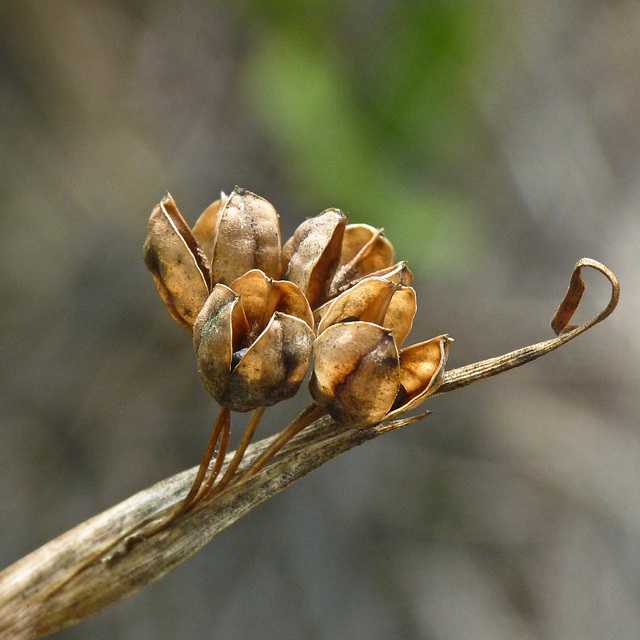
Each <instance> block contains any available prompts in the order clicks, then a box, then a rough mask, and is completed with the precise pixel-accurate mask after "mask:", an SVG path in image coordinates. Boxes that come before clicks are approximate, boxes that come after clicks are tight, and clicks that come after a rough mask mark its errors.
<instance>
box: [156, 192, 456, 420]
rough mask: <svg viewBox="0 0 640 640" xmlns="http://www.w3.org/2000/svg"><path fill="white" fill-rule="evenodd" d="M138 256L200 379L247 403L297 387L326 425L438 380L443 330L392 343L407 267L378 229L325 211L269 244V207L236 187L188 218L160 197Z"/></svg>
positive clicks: (391, 407) (410, 298)
mask: <svg viewBox="0 0 640 640" xmlns="http://www.w3.org/2000/svg"><path fill="white" fill-rule="evenodd" d="M144 260H145V263H146V265H147V267H148V268H149V270H150V271H151V273H152V274H153V277H154V280H155V282H156V286H157V288H158V291H159V293H160V295H161V297H162V299H163V300H164V302H165V304H166V306H167V309H168V311H169V313H170V314H171V316H172V317H173V318H174V319H175V320H176V321H177V322H178V323H179V324H181V325H182V326H184V327H185V328H186V329H187V330H188V331H189V332H190V333H191V334H192V336H193V341H194V346H195V351H196V357H197V361H198V372H199V374H200V378H201V380H202V383H203V385H204V387H205V389H206V390H207V391H208V392H209V393H210V394H211V395H212V396H213V397H214V398H215V399H216V400H217V401H218V402H219V403H220V404H221V405H222V406H223V407H227V408H229V409H231V410H234V411H249V410H252V409H256V408H258V407H265V406H269V405H272V404H275V403H277V402H279V401H281V400H284V399H286V398H289V397H291V396H293V395H294V394H295V393H296V392H297V390H298V388H299V387H300V384H301V383H302V380H303V379H304V377H305V375H306V373H307V370H308V368H309V366H310V363H311V361H312V360H313V368H312V375H311V380H310V383H309V388H310V392H311V395H312V396H313V398H314V400H315V401H316V402H317V403H318V405H320V407H322V408H323V409H325V410H326V411H327V412H328V413H329V414H330V415H331V416H332V417H333V418H334V419H335V420H336V421H337V422H339V423H341V424H344V425H345V426H348V427H356V428H363V427H367V426H369V425H372V424H376V423H378V422H380V421H382V420H386V419H388V418H391V417H394V416H396V415H399V414H400V413H403V412H405V411H407V410H409V409H412V408H414V407H415V406H417V405H419V404H420V403H422V402H423V401H424V400H425V398H427V397H428V396H430V395H432V394H433V393H434V392H435V391H436V389H437V388H438V385H439V384H440V381H441V378H442V375H443V371H444V366H445V363H446V360H447V353H448V348H449V343H450V342H451V340H450V339H449V338H448V337H447V336H446V335H443V336H438V337H436V338H432V339H431V340H428V341H426V342H421V343H418V344H415V345H412V346H410V347H403V346H402V345H403V342H404V340H405V339H406V337H407V336H408V334H409V331H410V330H411V326H412V324H413V319H414V317H415V313H416V294H415V291H414V289H413V288H412V287H411V286H410V285H411V281H412V277H413V276H412V274H411V272H410V271H409V269H408V267H407V265H406V264H405V263H404V262H397V263H396V262H394V250H393V246H392V245H391V243H390V242H389V241H388V240H387V239H386V238H385V237H384V236H383V235H382V230H380V229H375V228H373V227H371V226H369V225H366V224H347V217H346V216H345V215H344V214H343V213H342V212H341V211H340V210H339V209H327V210H326V211H324V212H323V213H321V214H319V215H318V216H316V217H313V218H310V219H308V220H305V221H304V222H303V223H302V224H301V225H300V226H299V227H298V228H297V230H296V231H295V233H294V234H293V236H292V237H291V238H290V239H289V240H288V241H287V242H285V243H284V245H281V240H280V227H279V221H278V215H277V213H276V211H275V209H274V208H273V206H272V205H271V204H270V203H269V202H267V201H266V200H264V199H263V198H261V197H259V196H257V195H255V194H254V193H251V192H250V191H247V190H245V189H241V188H238V187H236V188H235V189H234V190H233V192H232V193H231V194H230V195H229V196H227V195H225V194H224V193H223V194H222V195H221V197H220V199H219V200H216V201H215V202H214V203H213V204H211V205H210V206H209V207H208V208H207V209H206V210H205V211H204V213H203V214H202V215H201V216H200V218H199V219H198V221H197V222H196V224H195V225H194V227H193V229H191V228H190V227H189V225H188V224H187V223H186V222H185V220H184V218H183V217H182V215H181V214H180V212H179V211H178V208H177V206H176V204H175V201H174V200H173V198H172V197H171V196H167V197H166V198H164V199H163V200H162V201H161V202H160V204H158V205H157V206H156V207H155V209H154V210H153V212H152V214H151V218H150V220H149V233H148V236H147V240H146V242H145V245H144Z"/></svg>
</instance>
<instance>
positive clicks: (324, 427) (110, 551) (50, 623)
mask: <svg viewBox="0 0 640 640" xmlns="http://www.w3.org/2000/svg"><path fill="white" fill-rule="evenodd" d="M582 267H591V268H594V269H597V270H598V271H600V272H601V273H603V274H604V275H605V276H606V277H607V278H608V279H609V282H610V283H611V288H612V294H611V300H610V302H609V304H608V305H607V307H606V308H605V309H604V310H603V311H602V313H600V314H599V315H598V316H597V317H596V318H594V319H593V320H591V321H590V322H588V323H586V324H584V325H579V326H577V327H571V326H569V325H568V323H569V320H570V319H571V316H572V315H573V313H574V312H575V310H576V308H577V307H578V304H579V302H580V299H581V297H582V294H583V292H584V281H583V280H582V276H581V274H580V271H581V269H582ZM619 296H620V285H619V283H618V281H617V279H616V278H615V276H614V275H613V273H611V272H610V271H609V270H608V269H607V268H606V267H604V266H603V265H601V264H600V263H597V262H595V261H593V260H589V259H586V258H585V259H583V260H581V261H579V262H578V264H577V265H576V267H575V270H574V273H573V275H572V278H571V283H570V285H569V290H568V291H567V295H566V296H565V299H564V300H563V302H562V303H561V304H560V307H559V308H558V311H557V313H556V315H555V316H554V318H553V320H552V327H553V329H554V331H556V333H557V334H559V335H558V336H557V337H556V338H554V339H552V340H547V341H545V342H540V343H538V344H535V345H532V346H529V347H525V348H523V349H518V350H516V351H513V352H511V353H507V354H505V355H503V356H499V357H496V358H491V359H489V360H484V361H482V362H478V363H474V364H471V365H467V366H465V367H460V368H459V369H455V370H453V371H450V372H448V373H446V374H445V376H444V378H443V381H442V384H441V386H440V388H439V390H438V393H446V392H449V391H453V390H455V389H459V388H461V387H464V386H466V385H468V384H471V383H473V382H476V381H478V380H482V379H483V378H487V377H490V376H493V375H496V374H498V373H501V372H503V371H506V370H508V369H512V368H514V367H518V366H521V365H523V364H525V363H526V362H530V361H532V360H534V359H535V358H538V357H540V356H542V355H544V354H545V353H549V351H552V350H553V349H557V348H558V347H560V346H561V345H563V344H565V343H566V342H568V341H569V340H572V339H573V338H575V337H576V336H578V335H579V334H580V333H583V332H584V331H586V330H587V329H589V328H590V327H592V326H594V325H595V324H597V323H598V322H601V321H602V320H604V319H605V318H606V317H607V316H608V315H609V314H610V313H611V312H612V311H613V310H614V308H615V306H616V304H617V302H618V299H619ZM260 415H261V412H260ZM260 415H258V416H257V417H256V415H254V417H253V418H252V420H251V422H250V425H249V427H248V428H247V432H248V436H247V437H246V438H243V443H242V444H241V447H244V446H247V444H248V441H249V439H250V437H251V435H252V433H253V429H255V425H257V420H258V419H259V417H260ZM301 415H306V414H305V413H304V412H303V414H301ZM307 417H310V416H307ZM422 417H423V416H416V417H412V418H402V419H399V420H394V421H391V422H384V423H381V424H378V425H374V426H373V427H369V428H367V429H353V430H345V429H344V428H343V427H340V426H339V425H336V424H335V423H334V422H332V421H331V419H330V418H328V417H327V416H322V417H318V416H317V415H315V414H313V418H314V419H315V422H313V423H312V424H310V425H309V426H307V427H306V428H304V429H303V430H302V431H301V432H300V433H298V434H297V435H296V436H295V437H294V438H293V439H292V440H290V441H289V442H288V443H286V445H285V446H284V447H283V448H282V449H279V450H278V451H277V454H278V456H277V457H276V458H275V459H274V460H272V461H271V462H270V464H268V465H267V466H265V467H264V468H262V465H263V462H264V463H265V464H266V463H267V462H269V461H270V458H271V454H272V453H275V452H276V448H277V447H279V446H280V445H281V444H282V441H283V439H282V437H281V436H274V437H272V438H267V439H264V440H262V441H260V442H257V443H255V444H253V445H251V446H248V447H247V449H246V452H245V454H244V456H242V455H241V454H238V453H237V452H236V453H235V454H233V453H230V454H229V455H227V456H226V458H225V457H224V455H222V456H219V459H220V462H219V463H218V461H216V464H214V472H215V473H216V475H218V473H221V472H223V470H224V469H226V472H224V473H223V476H222V480H221V482H229V481H230V480H233V479H234V478H240V479H239V480H238V481H236V482H231V483H230V484H229V485H228V486H226V487H225V488H224V489H222V490H220V491H216V490H215V487H214V490H213V491H210V492H208V493H206V494H204V493H202V490H201V492H200V493H197V489H196V494H197V496H200V497H201V498H202V499H201V500H200V501H199V502H198V503H197V504H191V505H190V507H191V508H189V509H188V510H186V511H185V512H184V513H181V514H180V515H181V517H179V518H176V519H173V518H171V521H170V522H166V524H164V523H163V526H162V527H161V528H159V529H156V530H155V531H153V530H152V531H151V534H149V529H146V530H145V526H147V525H148V523H149V522H151V521H153V520H154V519H157V518H163V517H165V518H166V517H170V516H167V514H171V513H172V509H175V507H176V505H177V504H179V503H180V502H181V501H182V500H183V496H184V494H185V492H186V491H187V490H188V489H189V487H190V486H194V484H193V481H194V478H195V477H196V476H197V475H198V470H197V469H196V468H193V469H189V470H188V471H184V472H182V473H180V474H178V475H176V476H173V477H171V478H168V479H167V480H164V481H162V482H160V483H158V484H156V485H154V486H153V487H151V488H149V489H147V490H145V491H142V492H140V493H138V494H136V495H134V496H132V497H131V498H129V499H128V500H126V501H124V502H122V503H120V504H119V505H116V506H115V507H113V508H111V509H109V510H108V511H105V512H104V513H102V514H100V515H98V516H95V517H94V518H91V519H90V520H88V521H86V522H84V523H82V524H81V525H79V526H78V527H76V528H75V529H72V530H70V531H68V532H67V533H65V534H63V535H62V536H60V537H59V538H57V539H55V540H53V541H51V542H49V543H48V544H46V545H44V546H43V547H41V548H40V549H38V550H36V551H34V552H33V553H31V554H30V555H28V556H26V557H24V558H22V559H21V560H19V561H18V562H16V563H15V564H13V565H12V566H10V567H8V568H7V569H5V570H4V571H3V572H2V573H0V640H3V639H7V640H8V639H9V638H11V639H12V640H15V639H18V640H31V639H34V638H39V637H42V636H44V635H47V634H49V633H53V632H54V631H57V630H59V629H62V628H64V627H66V626H68V625H71V624H74V623H76V622H79V621H80V620H83V619H84V618H87V617H89V616H90V615H92V614H94V613H96V612H98V611H100V610H102V609H104V608H106V607H108V606H110V605H112V604H115V603H116V602H119V601H120V600H123V599H124V598H126V597H128V596H130V595H132V594H133V593H135V592H137V591H139V590H140V589H142V588H143V587H145V586H146V585H148V584H150V583H152V582H154V581H156V580H158V579H159V578H161V577H162V576H163V575H165V574H166V573H167V572H168V571H170V570H171V569H173V568H174V567H176V566H177V565H178V564H180V563H181V562H183V561H184V560H186V559H187V558H189V557H190V556H192V555H193V554H194V553H196V552H197V551H198V550H199V549H200V548H202V547H203V546H204V545H205V544H207V543H208V542H209V541H210V540H211V539H212V538H213V537H215V536H216V535H217V534H218V533H220V532H221V531H223V530H224V529H226V528H227V527H228V526H230V525H231V524H233V523H234V522H235V521H236V520H237V519H238V518H240V517H242V516H243V515H245V514H246V513H247V512H248V511H250V510H251V509H253V508H254V507H255V506H257V505H259V504H261V503H262V502H264V501H265V500H267V499H268V498H270V497H272V496H273V495H275V494H276V493H278V492H280V491H282V490H283V489H285V488H286V487H288V486H289V485H291V484H292V483H293V482H295V481H296V480H298V479H300V478H302V477H303V476H305V475H306V474H307V473H309V472H311V471H313V470H314V469H316V468H318V467H320V466H321V465H323V464H324V463H326V462H328V461H329V460H331V459H333V458H335V457H336V456H338V455H340V454H341V453H344V452H345V451H348V450H350V449H352V448H353V447H356V446H358V445H360V444H362V443H364V442H367V441H369V440H371V439H374V438H376V437H378V436H379V435H382V434H384V433H388V432H389V431H393V430H395V429H398V428H400V427H402V426H404V425H406V424H410V423H412V422H415V421H416V420H419V419H420V418H422ZM303 422H304V421H303ZM292 424H296V421H294V423H292ZM300 424H302V422H299V421H298V426H299V425H300ZM305 424H306V423H305ZM221 429H222V427H221ZM292 430H293V431H295V429H293V427H292V428H291V429H290V430H289V432H288V435H291V431H292ZM285 431H286V430H285ZM223 435H224V433H223ZM245 435H246V434H245ZM212 439H213V438H212ZM216 440H217V436H216ZM214 445H215V441H214ZM241 453H242V452H241ZM267 458H269V459H267ZM223 460H224V464H223ZM206 466H207V465H205V471H206ZM216 466H217V467H218V468H217V470H216V469H215V467H216ZM234 466H235V467H236V468H237V469H234V468H233V467H234ZM252 469H255V472H253V471H252ZM200 473H201V474H202V469H201V470H200ZM234 473H235V475H234ZM199 482H200V483H201V482H202V478H201V479H200V480H199ZM198 486H199V485H198Z"/></svg>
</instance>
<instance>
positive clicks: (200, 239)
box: [144, 187, 281, 331]
mask: <svg viewBox="0 0 640 640" xmlns="http://www.w3.org/2000/svg"><path fill="white" fill-rule="evenodd" d="M144 261H145V263H146V265H147V267H148V268H149V270H150V271H151V273H152V274H153V277H154V279H155V281H156V286H157V287H158V291H159V292H160V296H161V297H162V299H163V300H164V302H165V304H166V305H167V309H168V310H169V313H170V314H171V316H172V317H173V318H174V319H175V320H176V321H177V322H179V323H180V324H181V325H183V326H184V327H186V328H187V329H188V330H189V331H192V328H193V323H194V322H195V319H196V317H197V315H198V313H199V312H200V310H201V309H202V306H203V305H204V302H205V300H206V299H207V297H208V295H209V293H211V289H212V287H213V286H214V285H215V284H216V283H218V282H221V283H223V284H227V285H230V284H231V283H232V282H234V281H235V280H236V279H237V278H239V277H240V276H241V275H243V274H244V273H246V272H247V271H249V270H250V269H254V268H257V269H261V270H262V271H264V272H265V273H266V274H267V275H268V276H270V277H274V278H277V277H279V275H280V270H281V264H280V262H281V261H280V225H279V222H278V214H277V213H276V211H275V209H274V208H273V207H272V206H271V204H269V203H268V202H267V201H266V200H264V199H263V198H260V197H259V196H257V195H255V194H254V193H251V192H250V191H247V190H245V189H241V188H239V187H236V188H235V189H234V191H233V193H232V194H231V195H230V196H229V197H227V196H226V195H225V194H224V193H223V194H221V197H220V199H219V200H216V201H215V202H214V203H212V204H211V205H209V207H207V208H206V209H205V211H204V212H203V214H202V215H201V216H200V218H198V221H197V222H196V224H195V226H194V227H193V231H192V230H191V229H190V228H189V225H188V224H187V223H186V222H185V220H184V218H183V217H182V215H181V214H180V212H179V211H178V208H177V206H176V203H175V202H174V200H173V198H172V197H171V196H167V197H166V198H164V199H163V200H162V201H161V202H160V204H159V205H158V206H157V207H156V208H155V209H154V210H153V212H152V214H151V218H150V220H149V233H148V235H147V240H146V242H145V245H144Z"/></svg>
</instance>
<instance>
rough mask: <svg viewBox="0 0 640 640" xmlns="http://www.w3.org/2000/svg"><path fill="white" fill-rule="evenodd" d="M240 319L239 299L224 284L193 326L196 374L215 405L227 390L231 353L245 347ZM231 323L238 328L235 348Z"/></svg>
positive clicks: (205, 306)
mask: <svg viewBox="0 0 640 640" xmlns="http://www.w3.org/2000/svg"><path fill="white" fill-rule="evenodd" d="M243 316H244V311H243V309H242V306H241V304H240V297H239V296H238V295H237V294H235V293H234V292H233V291H232V290H231V289H229V288H228V287H226V286H225V285H221V284H218V285H216V286H215V287H214V289H213V291H212V292H211V295H210V296H209V298H208V299H207V301H206V302H205V305H204V307H203V308H202V311H201V312H200V313H199V315H198V317H197V318H196V321H195V324H194V325H193V345H194V347H195V350H196V357H197V360H198V373H199V375H200V379H201V380H202V384H203V385H204V388H205V389H206V390H207V391H208V392H209V393H210V394H211V395H212V396H213V397H214V398H215V399H216V400H218V402H220V399H221V398H222V397H223V396H224V393H225V391H226V388H227V384H228V381H229V374H230V372H231V367H232V358H233V353H234V351H237V350H239V349H241V348H243V346H244V345H243V344H242V342H241V337H242V334H243V333H244V334H246V333H247V332H248V324H247V323H246V320H244V321H243ZM234 324H235V325H236V329H237V330H236V332H235V333H236V344H235V345H234V335H233V334H234V331H233V328H234V327H233V326H234Z"/></svg>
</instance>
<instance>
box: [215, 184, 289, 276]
mask: <svg viewBox="0 0 640 640" xmlns="http://www.w3.org/2000/svg"><path fill="white" fill-rule="evenodd" d="M216 217H217V220H216V226H215V237H214V240H213V246H212V258H211V280H212V282H214V283H218V282H220V283H222V284H226V285H230V284H231V283H232V282H233V281H234V280H236V279H237V278H239V277H240V276H241V275H243V274H244V273H246V272H247V271H249V270H251V269H260V270H261V271H263V272H264V273H265V274H266V275H267V276H269V277H271V278H278V277H279V276H280V273H281V271H280V270H281V266H280V224H279V222H278V214H277V213H276V210H275V209H274V208H273V206H272V205H271V204H270V203H269V202H267V201H266V200H265V199H264V198H261V197H260V196H257V195H256V194H255V193H251V191H247V190H246V189H241V188H240V187H236V188H235V189H234V190H233V193H232V194H231V195H230V196H229V198H227V200H226V202H225V203H224V206H222V207H221V209H220V211H219V212H218V213H217V216H216Z"/></svg>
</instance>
